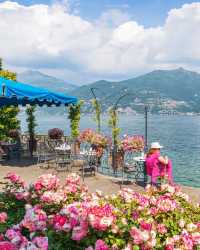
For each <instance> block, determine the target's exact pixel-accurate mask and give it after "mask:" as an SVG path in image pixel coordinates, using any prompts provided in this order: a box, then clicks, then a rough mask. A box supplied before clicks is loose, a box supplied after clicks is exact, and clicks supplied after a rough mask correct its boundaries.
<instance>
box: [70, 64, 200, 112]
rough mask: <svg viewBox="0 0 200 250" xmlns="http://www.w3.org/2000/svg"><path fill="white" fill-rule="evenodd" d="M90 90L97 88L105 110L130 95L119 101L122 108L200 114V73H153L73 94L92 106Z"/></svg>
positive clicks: (180, 70) (97, 84) (86, 87)
mask: <svg viewBox="0 0 200 250" xmlns="http://www.w3.org/2000/svg"><path fill="white" fill-rule="evenodd" d="M90 88H94V89H95V91H96V95H97V97H98V98H99V100H100V101H101V102H102V104H103V105H102V106H103V110H107V109H108V108H109V107H110V106H112V105H113V104H114V103H115V102H116V101H117V99H118V98H119V97H120V96H122V95H125V94H126V93H129V95H127V97H125V98H123V99H122V100H121V101H120V103H119V105H118V106H119V108H121V109H126V108H129V109H130V108H131V109H132V110H133V111H136V112H143V108H144V105H149V106H150V107H151V110H152V112H156V113H157V112H162V111H166V112H168V111H169V112H177V113H178V112H183V113H185V112H196V113H199V112H200V74H199V73H197V72H194V71H189V70H186V69H184V68H177V69H172V70H154V71H151V72H149V73H146V74H144V75H141V76H137V77H134V78H130V79H127V80H123V81H116V82H113V81H112V82H111V81H106V80H100V81H96V82H94V83H91V84H88V85H83V86H81V87H78V88H76V89H75V90H72V91H71V92H70V94H76V96H77V97H78V98H80V99H84V100H85V101H86V103H89V102H90V101H91V99H92V98H93V97H92V94H91V91H90Z"/></svg>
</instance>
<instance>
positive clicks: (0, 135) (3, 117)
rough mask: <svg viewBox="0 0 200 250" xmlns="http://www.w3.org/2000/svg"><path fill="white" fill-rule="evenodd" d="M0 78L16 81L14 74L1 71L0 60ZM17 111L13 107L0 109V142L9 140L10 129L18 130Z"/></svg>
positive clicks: (0, 62) (0, 61)
mask: <svg viewBox="0 0 200 250" xmlns="http://www.w3.org/2000/svg"><path fill="white" fill-rule="evenodd" d="M0 77H4V78H7V79H10V80H16V74H15V73H13V72H10V71H8V70H3V69H2V59H1V58H0ZM1 91H2V90H0V95H2V93H1ZM18 112H19V109H18V108H16V107H13V106H9V107H2V108H0V140H6V139H8V138H9V131H10V130H11V129H19V128H20V122H19V120H18V119H17V114H18Z"/></svg>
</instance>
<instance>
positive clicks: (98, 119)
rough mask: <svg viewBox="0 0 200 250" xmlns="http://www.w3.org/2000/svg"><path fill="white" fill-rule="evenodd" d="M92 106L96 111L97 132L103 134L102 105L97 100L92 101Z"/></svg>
mask: <svg viewBox="0 0 200 250" xmlns="http://www.w3.org/2000/svg"><path fill="white" fill-rule="evenodd" d="M92 106H93V108H94V110H95V122H96V123H97V132H98V133H100V132H101V104H100V103H99V102H98V100H97V99H93V100H92Z"/></svg>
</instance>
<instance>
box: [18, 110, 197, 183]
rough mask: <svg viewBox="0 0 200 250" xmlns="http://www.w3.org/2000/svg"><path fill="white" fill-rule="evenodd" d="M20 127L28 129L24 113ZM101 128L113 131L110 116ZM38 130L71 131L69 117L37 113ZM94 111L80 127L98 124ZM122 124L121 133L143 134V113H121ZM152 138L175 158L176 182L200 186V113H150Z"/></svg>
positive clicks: (68, 132)
mask: <svg viewBox="0 0 200 250" xmlns="http://www.w3.org/2000/svg"><path fill="white" fill-rule="evenodd" d="M20 119H21V127H22V130H23V131H26V130H27V127H26V122H25V116H24V114H23V113H22V114H20ZM102 120H103V124H102V131H103V132H104V133H105V134H107V135H110V129H109V128H108V125H107V120H108V118H107V117H106V116H103V118H102ZM37 123H38V127H37V132H38V133H41V134H46V133H47V131H48V130H49V129H50V128H55V127H58V128H62V129H63V130H64V131H65V133H66V134H67V135H69V134H70V128H69V120H68V119H67V115H66V117H65V116H63V115H62V116H61V115H59V116H57V115H56V116H55V115H52V116H50V115H49V116H48V115H45V116H44V115H41V113H38V114H37ZM95 127H96V125H95V122H94V120H93V117H92V116H91V115H84V116H83V117H82V118H81V129H85V128H95ZM119 127H120V128H121V132H122V134H136V135H144V116H143V115H136V116H134V115H133V116H131V115H120V116H119ZM148 134H149V142H151V141H159V142H160V143H161V144H162V145H163V146H164V148H163V149H162V152H163V154H164V155H168V156H169V157H170V158H171V159H172V161H173V174H174V179H175V181H176V182H177V183H181V184H184V185H188V186H194V187H200V116H159V115H149V118H148Z"/></svg>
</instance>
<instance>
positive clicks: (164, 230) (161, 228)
mask: <svg viewBox="0 0 200 250" xmlns="http://www.w3.org/2000/svg"><path fill="white" fill-rule="evenodd" d="M157 230H158V232H159V233H161V234H165V233H167V228H166V226H165V225H164V224H158V225H157Z"/></svg>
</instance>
